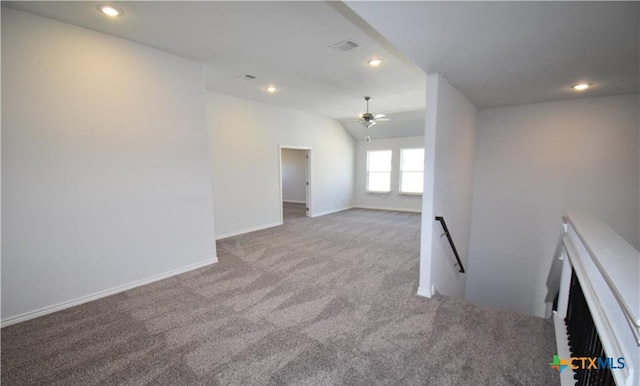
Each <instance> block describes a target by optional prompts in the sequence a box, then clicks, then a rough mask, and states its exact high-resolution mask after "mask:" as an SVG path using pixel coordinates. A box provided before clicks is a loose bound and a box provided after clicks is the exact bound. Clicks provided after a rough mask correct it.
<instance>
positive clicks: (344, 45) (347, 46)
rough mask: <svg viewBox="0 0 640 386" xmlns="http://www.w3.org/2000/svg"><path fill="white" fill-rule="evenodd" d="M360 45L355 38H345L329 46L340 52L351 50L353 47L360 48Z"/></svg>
mask: <svg viewBox="0 0 640 386" xmlns="http://www.w3.org/2000/svg"><path fill="white" fill-rule="evenodd" d="M358 47H359V46H358V43H356V42H354V41H353V40H345V41H343V42H340V43H336V44H333V45H330V46H329V48H331V49H332V50H334V51H336V52H340V53H342V52H347V51H351V50H352V49H354V48H358Z"/></svg>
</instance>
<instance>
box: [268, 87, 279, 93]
mask: <svg viewBox="0 0 640 386" xmlns="http://www.w3.org/2000/svg"><path fill="white" fill-rule="evenodd" d="M276 90H278V89H277V88H276V86H267V91H269V92H270V93H274V92H276Z"/></svg>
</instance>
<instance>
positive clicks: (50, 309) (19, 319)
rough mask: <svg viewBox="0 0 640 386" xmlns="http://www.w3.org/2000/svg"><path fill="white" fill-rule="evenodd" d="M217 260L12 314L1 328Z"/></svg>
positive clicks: (0, 324) (206, 261)
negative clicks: (15, 314)
mask: <svg viewBox="0 0 640 386" xmlns="http://www.w3.org/2000/svg"><path fill="white" fill-rule="evenodd" d="M217 262H218V257H217V256H216V257H214V258H213V259H207V260H204V261H201V262H199V263H195V264H190V265H187V266H184V267H182V268H178V269H174V270H173V271H169V272H165V273H161V274H158V275H154V276H151V277H148V278H146V279H142V280H138V281H134V282H133V283H129V284H124V285H120V286H117V287H113V288H110V289H107V290H104V291H98V292H95V293H92V294H90V295H86V296H81V297H79V298H75V299H72V300H67V301H65V302H61V303H58V304H54V305H51V306H47V307H42V308H39V309H37V310H35V311H29V312H25V313H24V314H20V315H17V316H11V317H9V318H6V319H3V320H2V321H0V328H1V327H6V326H10V325H12V324H16V323H20V322H24V321H27V320H30V319H35V318H38V317H40V316H44V315H48V314H52V313H54V312H57V311H62V310H64V309H66V308H70V307H74V306H78V305H80V304H84V303H88V302H91V301H94V300H98V299H101V298H104V297H107V296H111V295H115V294H117V293H120V292H124V291H128V290H130V289H133V288H136V287H140V286H143V285H146V284H151V283H153V282H156V281H158V280H162V279H167V278H169V277H172V276H176V275H180V274H181V273H185V272H189V271H193V270H195V269H198V268H202V267H206V266H207V265H211V264H215V263H217Z"/></svg>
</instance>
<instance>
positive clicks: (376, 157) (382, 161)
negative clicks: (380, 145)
mask: <svg viewBox="0 0 640 386" xmlns="http://www.w3.org/2000/svg"><path fill="white" fill-rule="evenodd" d="M390 191H391V150H375V151H374V150H369V151H367V192H377V193H387V192H390Z"/></svg>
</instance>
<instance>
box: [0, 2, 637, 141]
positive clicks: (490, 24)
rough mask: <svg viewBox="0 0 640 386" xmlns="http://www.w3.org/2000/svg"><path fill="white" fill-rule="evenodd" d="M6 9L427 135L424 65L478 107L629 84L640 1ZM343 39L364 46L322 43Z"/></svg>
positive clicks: (256, 91)
mask: <svg viewBox="0 0 640 386" xmlns="http://www.w3.org/2000/svg"><path fill="white" fill-rule="evenodd" d="M2 4H3V5H8V6H10V7H13V8H17V9H22V10H25V11H28V12H33V13H35V14H39V15H42V16H45V17H50V18H54V19H58V20H61V21H64V22H67V23H71V24H76V25H79V26H82V27H85V28H89V29H93V30H96V31H101V32H105V33H108V34H112V35H115V36H119V37H122V38H125V39H128V40H132V41H136V42H139V43H143V44H146V45H149V46H152V47H156V48H159V49H162V50H165V51H168V52H171V53H174V54H177V55H180V56H183V57H186V58H189V59H193V60H196V61H199V62H202V63H205V64H206V65H207V66H206V73H205V77H206V84H207V88H208V89H211V90H214V91H217V92H221V93H224V94H229V95H234V96H238V97H243V98H247V99H251V100H255V101H259V102H264V103H269V104H273V105H278V106H282V107H287V108H291V109H296V110H300V111H307V112H311V113H315V114H319V115H323V116H327V117H331V118H335V119H339V120H340V121H341V123H342V124H343V126H345V128H346V129H347V130H348V131H349V132H350V133H351V135H352V136H353V137H354V138H356V139H358V140H362V138H363V137H364V134H365V129H364V128H363V127H362V126H361V125H360V124H359V123H357V122H353V119H350V118H353V117H356V116H357V115H358V114H359V113H362V112H363V111H364V109H365V103H364V100H363V96H365V95H370V96H372V97H373V98H372V100H371V109H370V110H371V112H373V113H374V114H377V113H384V114H387V115H388V116H389V117H391V118H392V120H391V121H390V122H380V123H378V124H377V125H376V126H374V127H373V128H371V129H370V130H367V131H366V134H367V135H371V136H372V138H374V139H375V138H389V137H396V136H410V135H421V134H422V132H423V127H424V106H425V72H429V73H431V72H441V73H444V74H445V75H446V77H447V78H448V79H449V81H450V82H451V84H453V85H454V86H455V87H456V88H457V89H458V90H460V91H461V92H462V93H463V94H464V95H465V96H467V97H468V98H469V100H470V101H471V102H472V103H474V104H475V105H476V106H477V107H479V108H486V107H496V106H506V105H516V104H524V103H534V102H545V101H553V100H561V99H569V98H580V97H591V96H601V95H615V94H624V93H635V92H638V84H639V77H638V73H639V62H638V50H639V30H638V25H639V15H640V13H639V12H640V11H639V4H638V2H614V3H612V2H369V1H365V2H359V1H358V2H348V3H347V6H345V5H344V4H343V3H339V2H308V1H307V2H180V1H176V2H160V1H158V2H156V1H148V2H145V1H142V2H117V6H118V7H120V8H121V9H123V10H124V12H125V13H124V15H123V16H121V17H119V18H115V19H110V18H106V17H105V16H103V15H102V14H100V13H99V12H98V11H97V9H96V5H97V4H98V3H95V2H4V1H3V2H2ZM347 39H352V40H354V41H355V42H357V43H358V44H359V45H360V47H359V48H357V49H354V50H352V51H349V52H346V53H341V54H340V53H336V52H334V51H332V50H330V49H329V48H328V47H329V46H330V45H331V44H334V43H337V42H340V41H344V40H347ZM405 55H406V56H405ZM372 57H381V58H382V59H384V62H383V64H382V65H381V66H380V67H379V68H371V67H369V66H368V65H367V61H368V60H369V59H370V58H372ZM407 57H409V58H410V59H411V60H412V61H413V62H410V61H409V60H408V59H407ZM413 63H415V64H413ZM416 64H417V65H418V66H419V67H418V66H416ZM420 68H422V69H423V70H424V71H422V70H420ZM244 73H249V74H252V75H255V76H256V77H257V79H256V80H252V81H246V80H240V79H237V77H238V76H239V75H241V74H244ZM577 81H588V82H592V83H593V84H594V87H593V88H592V89H589V90H588V91H586V92H584V93H581V94H578V93H576V92H574V91H572V90H571V89H570V88H569V86H570V85H571V84H573V83H575V82H577ZM267 84H275V85H276V86H277V87H278V88H279V91H278V92H277V93H275V94H269V93H267V92H266V91H265V87H266V86H267Z"/></svg>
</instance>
